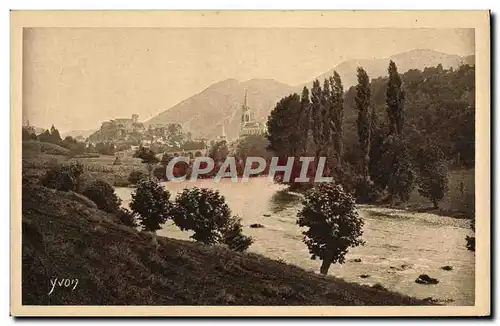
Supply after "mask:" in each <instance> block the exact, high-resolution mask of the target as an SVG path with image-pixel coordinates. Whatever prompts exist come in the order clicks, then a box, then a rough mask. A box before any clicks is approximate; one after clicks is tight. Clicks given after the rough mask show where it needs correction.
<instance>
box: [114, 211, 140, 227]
mask: <svg viewBox="0 0 500 326" xmlns="http://www.w3.org/2000/svg"><path fill="white" fill-rule="evenodd" d="M115 215H116V217H117V218H118V219H119V220H120V222H121V223H122V224H123V225H126V226H130V227H133V228H135V227H137V216H136V215H135V214H134V212H132V211H130V210H128V209H126V208H124V207H121V208H119V209H118V210H117V211H116V213H115Z"/></svg>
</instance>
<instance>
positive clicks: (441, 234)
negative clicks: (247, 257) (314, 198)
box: [116, 177, 475, 305]
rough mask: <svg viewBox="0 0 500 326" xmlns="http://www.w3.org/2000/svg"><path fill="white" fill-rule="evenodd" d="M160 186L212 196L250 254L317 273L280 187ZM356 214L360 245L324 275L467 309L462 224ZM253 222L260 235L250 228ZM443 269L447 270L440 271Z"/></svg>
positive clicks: (365, 209)
mask: <svg viewBox="0 0 500 326" xmlns="http://www.w3.org/2000/svg"><path fill="white" fill-rule="evenodd" d="M164 186H165V187H166V188H167V189H168V190H169V191H170V192H171V194H172V197H171V199H173V198H174V196H175V194H176V193H178V192H180V191H182V189H184V188H185V187H193V186H197V187H205V188H213V189H217V190H219V191H220V192H221V194H222V195H224V196H225V197H226V201H227V203H228V205H229V207H230V208H231V210H232V212H233V214H234V215H239V216H240V217H242V223H243V225H244V233H245V234H246V235H249V236H252V237H253V238H254V240H255V242H254V243H253V244H252V245H251V247H250V248H249V251H251V252H256V253H259V254H262V255H264V256H267V257H270V258H272V259H282V260H284V261H285V262H287V263H289V264H294V265H297V266H300V267H302V268H304V269H307V270H311V271H314V272H318V271H319V266H320V261H319V260H316V261H314V260H311V259H310V255H309V253H308V250H307V247H306V245H305V244H304V243H303V242H302V235H301V229H300V228H299V227H298V226H297V225H296V223H295V221H296V214H297V211H298V210H299V209H300V205H301V204H300V196H298V195H294V194H290V193H288V192H286V191H284V189H283V186H281V185H277V184H274V183H271V182H269V181H268V180H267V179H266V178H264V177H262V178H261V177H258V178H252V179H250V181H249V182H247V183H241V182H236V183H233V182H231V180H230V179H223V180H222V181H221V182H219V183H215V182H214V181H213V180H209V179H206V180H198V181H196V182H195V183H192V182H183V183H164ZM132 191H133V188H116V192H117V194H118V196H119V197H120V198H121V199H122V200H123V203H122V205H123V206H125V207H128V204H129V203H130V199H131V193H132ZM358 212H359V214H361V216H362V217H363V218H364V221H365V225H364V228H363V230H364V234H363V240H365V242H366V243H365V245H364V246H361V247H357V248H353V249H350V250H349V253H348V254H347V256H346V262H345V263H344V264H342V265H340V264H334V265H332V266H331V267H330V270H329V275H334V276H336V277H339V278H343V279H344V280H346V281H350V282H356V283H361V284H370V285H373V284H376V283H380V284H382V285H383V286H384V287H386V288H388V289H390V290H393V291H396V292H399V293H403V294H406V295H409V296H413V297H417V298H420V299H423V298H428V297H432V298H433V299H435V300H438V302H439V303H442V304H448V305H473V304H474V291H475V288H474V284H475V281H474V277H475V276H474V275H475V272H474V271H475V268H474V261H475V256H474V253H473V252H471V251H468V250H467V249H466V248H465V236H466V235H471V234H472V231H471V230H470V229H469V221H468V220H461V219H455V218H452V217H446V216H437V215H434V214H427V213H413V212H409V211H404V210H393V209H389V208H380V207H373V206H363V205H362V206H358ZM253 223H259V224H262V225H264V228H258V229H253V228H250V227H249V225H250V224H253ZM158 235H161V236H166V237H171V238H177V239H185V240H188V239H189V236H190V235H191V233H190V232H181V231H180V230H179V229H178V228H177V227H176V226H175V225H173V223H172V222H171V221H169V222H167V223H166V224H165V225H164V227H163V229H162V230H159V231H158ZM446 265H449V266H451V267H452V270H451V271H446V270H443V269H441V267H443V266H446ZM420 274H428V275H429V276H431V277H434V278H437V279H438V280H439V283H438V284H436V285H421V284H417V283H415V279H416V278H417V277H418V276H419V275H420ZM360 275H364V276H365V278H361V277H360ZM367 275H368V277H366V276H367Z"/></svg>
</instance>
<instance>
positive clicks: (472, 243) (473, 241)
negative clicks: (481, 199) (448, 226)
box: [465, 219, 476, 251]
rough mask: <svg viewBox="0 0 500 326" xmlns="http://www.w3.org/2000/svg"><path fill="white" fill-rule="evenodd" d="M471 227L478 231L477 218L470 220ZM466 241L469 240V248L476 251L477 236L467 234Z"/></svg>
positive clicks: (467, 245)
mask: <svg viewBox="0 0 500 326" xmlns="http://www.w3.org/2000/svg"><path fill="white" fill-rule="evenodd" d="M470 228H471V229H472V231H474V232H475V231H476V219H472V220H471V221H470ZM465 241H467V244H466V247H467V250H470V251H476V237H469V236H466V237H465Z"/></svg>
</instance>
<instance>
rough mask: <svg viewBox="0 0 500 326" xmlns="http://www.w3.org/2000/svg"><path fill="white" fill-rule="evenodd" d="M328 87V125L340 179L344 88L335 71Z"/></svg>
mask: <svg viewBox="0 0 500 326" xmlns="http://www.w3.org/2000/svg"><path fill="white" fill-rule="evenodd" d="M330 86H331V88H332V102H333V107H334V110H333V114H332V121H331V123H330V125H331V126H333V127H334V128H333V130H332V133H333V150H334V152H335V153H336V160H337V167H336V168H337V172H336V174H337V175H339V174H340V177H341V174H342V158H343V155H344V147H343V139H342V136H343V130H344V127H343V125H344V86H342V80H341V79H340V75H339V74H338V73H337V71H334V72H333V76H332V77H330Z"/></svg>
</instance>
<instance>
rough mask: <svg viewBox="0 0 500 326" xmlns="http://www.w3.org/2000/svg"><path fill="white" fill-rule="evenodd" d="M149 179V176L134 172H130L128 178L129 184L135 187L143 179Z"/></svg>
mask: <svg viewBox="0 0 500 326" xmlns="http://www.w3.org/2000/svg"><path fill="white" fill-rule="evenodd" d="M145 177H147V174H146V173H144V172H141V171H137V170H134V171H132V172H130V174H129V176H128V182H130V183H131V184H133V185H135V184H137V183H138V182H139V181H140V180H141V179H142V178H145Z"/></svg>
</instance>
